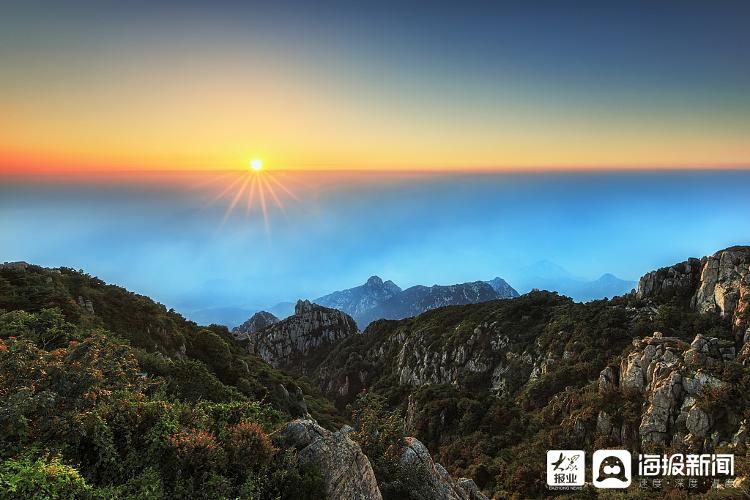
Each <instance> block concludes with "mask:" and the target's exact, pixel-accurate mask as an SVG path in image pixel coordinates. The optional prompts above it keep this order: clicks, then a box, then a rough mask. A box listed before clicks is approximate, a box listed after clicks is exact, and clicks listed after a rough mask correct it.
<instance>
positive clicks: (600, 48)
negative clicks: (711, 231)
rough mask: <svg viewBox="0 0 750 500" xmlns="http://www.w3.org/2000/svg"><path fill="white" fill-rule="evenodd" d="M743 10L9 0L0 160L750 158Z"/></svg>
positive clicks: (747, 14) (749, 45)
mask: <svg viewBox="0 0 750 500" xmlns="http://www.w3.org/2000/svg"><path fill="white" fill-rule="evenodd" d="M749 24H750V3H748V2H747V1H739V0H738V1H725V0H717V1H711V2H706V1H690V0H681V1H669V0H668V1H659V2H654V1H606V2H602V1H568V2H560V1H547V2H545V1H543V2H525V1H524V2H521V1H517V2H494V3H490V2H477V3H466V2H429V3H425V2H284V1H282V2H229V1H217V2H194V1H181V2H158V1H149V2H145V1H133V2H110V1H96V2H93V1H78V0H73V1H66V2H38V1H34V0H29V1H25V2H12V3H11V4H9V5H4V7H3V11H2V16H0V65H1V66H2V68H3V78H2V79H1V80H0V108H1V109H3V113H2V114H0V129H3V133H2V134H0V172H2V171H3V170H14V169H15V170H19V169H21V170H23V169H32V168H33V169H39V170H59V169H81V168H83V169H87V168H88V169H112V168H121V169H122V168H125V169H142V168H159V169H184V168H190V169H228V168H239V167H241V166H243V165H245V164H246V162H247V160H248V159H249V158H250V157H254V156H260V157H262V158H264V159H266V160H267V162H268V164H269V165H273V166H275V167H276V168H283V169H305V168H310V169H320V168H324V169H329V168H337V169H349V168H379V169H394V168H397V169H398V168H406V169H414V168H423V169H435V168H450V169H461V168H466V167H472V168H476V167H479V168H490V169H491V168H498V167H499V168H510V167H548V166H566V167H574V166H586V167H589V168H603V167H607V166H617V167H622V166H630V167H639V168H647V167H653V166H662V167H690V166H704V167H714V166H717V165H724V166H729V165H734V166H737V165H740V166H748V163H749V162H750V141H748V140H747V137H748V136H750V123H749V122H750V120H749V119H748V116H750V95H749V94H750V93H749V92H748V88H750V64H748V53H749V52H750V30H748V29H747V26H748V25H749Z"/></svg>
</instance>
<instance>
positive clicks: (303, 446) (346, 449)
mask: <svg viewBox="0 0 750 500" xmlns="http://www.w3.org/2000/svg"><path fill="white" fill-rule="evenodd" d="M277 438H278V439H279V441H280V442H281V443H282V444H283V445H284V446H285V447H289V448H295V449H297V450H298V453H299V458H300V461H301V462H302V463H304V464H306V465H309V466H312V467H314V468H316V469H317V470H319V471H320V473H321V474H322V475H323V478H324V481H325V490H326V498H328V499H332V500H349V499H353V500H380V499H381V498H382V496H381V494H380V489H378V483H377V480H376V479H375V473H374V472H373V470H372V466H371V465H370V461H369V460H368V459H367V456H366V455H365V454H364V453H363V452H362V449H361V448H360V447H359V445H358V444H357V443H355V442H354V441H352V440H351V439H350V438H349V436H348V435H347V432H346V431H345V430H342V431H339V432H330V431H328V430H326V429H324V428H322V427H320V426H319V425H318V424H316V423H315V422H313V421H312V420H294V421H292V422H289V423H287V424H286V425H285V426H284V427H283V428H282V429H281V430H280V431H279V432H278V435H277Z"/></svg>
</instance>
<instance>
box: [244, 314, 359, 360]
mask: <svg viewBox="0 0 750 500" xmlns="http://www.w3.org/2000/svg"><path fill="white" fill-rule="evenodd" d="M357 333H359V330H358V329H357V324H356V323H355V322H354V320H353V319H352V318H351V316H349V315H348V314H346V313H343V312H341V311H337V310H336V309H330V308H328V307H323V306H320V305H317V304H313V303H311V302H310V301H309V300H300V301H298V302H297V304H296V305H295V307H294V314H293V315H292V316H289V317H288V318H286V319H284V320H282V321H279V322H277V323H274V324H272V325H270V326H268V327H266V328H264V329H263V330H259V331H257V332H255V333H254V334H253V335H251V336H250V337H249V338H248V340H249V343H248V350H249V351H250V352H251V353H254V354H257V355H258V356H260V357H261V358H262V359H263V360H264V361H266V362H267V363H268V364H270V365H271V366H273V367H275V368H284V369H286V370H287V371H290V372H295V373H304V372H305V371H306V369H307V367H308V366H309V365H311V364H313V363H314V362H315V360H317V359H318V358H319V357H321V356H323V355H325V354H326V353H327V352H328V350H329V349H330V348H331V347H332V346H333V345H334V344H336V343H337V342H339V341H341V340H344V339H345V338H347V337H350V336H353V335H356V334H357Z"/></svg>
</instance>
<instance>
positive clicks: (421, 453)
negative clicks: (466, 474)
mask: <svg viewBox="0 0 750 500" xmlns="http://www.w3.org/2000/svg"><path fill="white" fill-rule="evenodd" d="M406 443H407V447H406V449H405V450H404V453H403V455H402V456H401V460H400V464H401V465H402V466H404V467H413V468H415V470H416V471H417V474H415V478H416V479H415V480H414V481H413V482H412V483H411V485H410V486H411V488H412V489H411V490H410V493H411V496H412V498H418V499H423V500H432V499H441V500H486V498H487V497H485V496H484V495H483V494H482V492H481V491H479V488H478V487H477V485H476V484H474V481H472V480H471V479H468V478H461V479H459V480H458V481H454V480H453V478H452V477H451V476H450V474H448V471H447V470H445V467H443V466H442V465H440V464H438V463H435V461H434V460H433V459H432V456H430V452H429V451H428V450H427V448H426V447H425V445H423V444H422V443H421V442H420V441H419V440H418V439H416V438H413V437H408V438H406Z"/></svg>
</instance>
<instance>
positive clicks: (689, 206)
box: [0, 171, 750, 315]
mask: <svg viewBox="0 0 750 500" xmlns="http://www.w3.org/2000/svg"><path fill="white" fill-rule="evenodd" d="M295 175H296V176H298V177H299V178H298V179H297V180H296V184H295V182H293V181H294V179H290V180H288V184H289V185H290V186H295V189H296V192H297V194H298V196H299V198H300V202H291V201H288V202H287V203H286V206H287V209H286V215H284V214H283V213H282V212H281V211H279V210H277V209H272V210H271V212H270V228H271V231H270V234H269V233H267V232H266V230H265V227H264V224H263V220H262V217H257V216H251V217H250V218H247V217H245V214H244V213H243V212H242V211H235V213H233V215H232V216H230V217H229V219H228V220H227V222H226V224H224V225H223V226H220V225H221V221H222V218H223V216H224V212H225V209H226V204H227V203H228V202H227V201H223V202H219V203H217V204H215V205H211V206H207V202H208V201H209V200H210V199H211V197H212V193H211V192H209V191H207V190H205V189H203V188H197V189H188V190H186V189H184V188H182V187H172V186H170V185H168V184H167V185H162V184H155V183H147V184H138V183H134V184H132V185H127V184H125V185H123V183H116V184H112V185H107V184H94V185H88V186H86V185H76V184H55V183H50V184H48V185H43V184H40V183H38V182H35V183H32V184H13V185H4V186H2V187H0V214H2V217H1V218H0V249H1V250H0V261H2V260H6V261H10V260H26V261H29V262H33V263H37V264H41V265H45V266H68V267H73V268H83V269H85V270H86V271H88V272H90V273H92V274H94V275H97V276H99V277H100V278H102V279H104V280H106V281H108V282H112V283H117V284H121V285H123V286H126V287H128V288H130V289H132V290H135V291H138V292H140V293H144V294H147V295H150V296H152V297H154V298H156V299H158V300H160V301H162V302H163V303H165V304H167V305H169V306H174V307H175V308H177V309H178V310H181V311H183V312H186V313H188V315H190V311H193V310H198V309H204V308H210V307H230V306H231V307H242V308H249V309H253V308H256V307H267V306H270V305H273V304H275V303H276V302H279V301H282V300H294V299H297V298H301V297H308V298H314V297H317V296H320V295H323V294H326V293H328V292H330V291H333V290H337V289H341V288H348V287H350V286H354V285H358V284H360V283H362V282H364V281H365V280H366V279H367V277H369V276H370V275H372V274H378V275H380V276H382V277H383V278H389V279H392V280H394V281H395V282H396V283H398V284H399V285H401V286H403V287H406V286H410V285H414V284H427V285H431V284H435V283H438V284H448V283H455V282H464V281H471V280H480V279H490V278H492V277H494V276H496V275H499V276H502V277H505V278H507V279H508V281H510V283H511V284H513V282H514V281H515V280H518V279H519V278H520V277H519V272H520V270H521V269H522V268H523V267H524V266H527V265H532V264H534V263H535V262H537V261H539V260H543V259H548V260H551V261H553V262H555V263H557V264H559V265H561V266H563V267H564V268H566V269H567V270H569V271H570V272H571V273H573V274H574V275H577V276H580V277H583V278H596V277H598V276H600V275H601V274H602V273H605V272H612V273H614V274H616V275H618V276H620V277H622V278H627V279H637V278H638V277H639V276H640V275H642V274H643V273H645V272H647V271H649V270H651V269H654V268H656V267H659V266H663V265H669V264H672V263H675V262H678V261H682V260H684V259H685V258H687V257H690V256H702V255H705V254H709V253H713V252H714V251H716V250H719V249H721V248H723V247H726V246H731V245H734V244H750V217H748V214H750V196H747V189H748V186H750V172H746V171H745V172H743V171H728V172H726V171H711V172H705V171H691V172H639V173H633V172H630V173H622V172H619V173H617V172H609V173H557V174H550V173H536V174H518V173H513V174H479V175H459V174H417V175H413V176H398V175H397V174H383V173H369V174H366V173H361V174H352V175H351V176H349V177H347V178H346V179H343V180H342V179H341V178H340V176H335V175H333V174H330V173H328V174H326V173H320V174H316V173H310V172H308V173H304V174H302V173H297V174H295ZM373 177H375V179H373ZM305 186H308V188H307V189H305ZM312 186H314V187H312Z"/></svg>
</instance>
